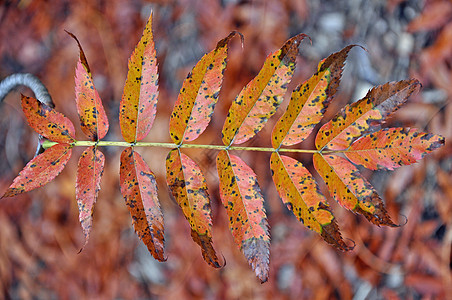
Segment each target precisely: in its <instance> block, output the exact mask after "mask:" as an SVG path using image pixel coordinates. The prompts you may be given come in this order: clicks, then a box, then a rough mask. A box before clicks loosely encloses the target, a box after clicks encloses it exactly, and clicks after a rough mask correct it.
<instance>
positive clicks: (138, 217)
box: [119, 147, 166, 261]
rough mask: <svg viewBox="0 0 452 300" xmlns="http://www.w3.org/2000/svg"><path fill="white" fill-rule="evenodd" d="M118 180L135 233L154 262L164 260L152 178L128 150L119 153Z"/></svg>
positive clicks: (151, 174) (159, 217) (141, 161)
mask: <svg viewBox="0 0 452 300" xmlns="http://www.w3.org/2000/svg"><path fill="white" fill-rule="evenodd" d="M119 181H120V186H121V194H122V196H123V197H124V199H125V201H126V205H127V208H128V209H129V212H130V215H131V216H132V223H133V227H134V228H135V232H136V233H137V235H138V237H139V238H140V239H141V240H142V241H143V243H144V244H145V245H146V247H147V248H148V250H149V252H150V253H151V254H152V255H153V256H154V258H155V259H157V260H159V261H165V260H166V258H165V254H164V235H163V215H162V211H161V210H160V204H159V201H158V195H157V183H156V181H155V176H154V174H153V173H152V171H151V170H150V168H149V166H148V165H147V164H146V162H145V161H144V160H143V158H142V157H141V155H140V154H138V153H137V152H136V151H135V150H134V149H133V148H132V147H128V148H126V149H125V150H124V151H123V152H122V153H121V166H120V170H119Z"/></svg>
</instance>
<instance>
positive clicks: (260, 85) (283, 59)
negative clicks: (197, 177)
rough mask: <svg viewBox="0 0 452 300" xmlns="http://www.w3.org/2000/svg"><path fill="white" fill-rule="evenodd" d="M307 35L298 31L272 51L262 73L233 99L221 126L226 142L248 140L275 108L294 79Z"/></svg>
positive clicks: (230, 143) (224, 141) (234, 142)
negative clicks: (297, 58)
mask: <svg viewBox="0 0 452 300" xmlns="http://www.w3.org/2000/svg"><path fill="white" fill-rule="evenodd" d="M305 37H306V35H305V34H299V35H296V36H295V37H293V38H291V39H289V40H288V41H286V42H285V43H284V45H283V46H282V47H281V49H279V50H277V51H275V52H274V53H272V54H270V55H269V56H268V57H267V59H266V60H265V62H264V65H263V66H262V69H261V71H260V72H259V74H257V76H256V77H255V78H254V79H253V80H251V81H250V82H249V83H248V84H247V85H246V86H245V87H244V88H243V89H242V91H241V92H240V94H239V95H238V96H237V98H235V100H234V102H232V105H231V107H230V109H229V112H228V115H227V117H226V121H225V122H224V125H223V130H222V139H223V143H224V144H225V145H226V146H228V145H232V144H241V143H244V142H246V141H248V140H249V139H250V138H252V137H253V136H254V135H256V133H258V132H259V131H260V130H261V129H262V128H263V127H264V125H265V123H266V122H267V120H268V119H269V118H270V117H271V116H272V115H273V114H274V113H275V112H276V109H277V108H278V107H279V105H280V104H281V102H282V100H283V96H284V94H285V93H286V90H287V85H288V83H289V82H290V80H291V79H292V75H293V72H294V70H295V62H296V57H297V54H298V48H299V46H300V43H301V41H302V40H303V39H304V38H305Z"/></svg>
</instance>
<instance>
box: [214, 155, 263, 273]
mask: <svg viewBox="0 0 452 300" xmlns="http://www.w3.org/2000/svg"><path fill="white" fill-rule="evenodd" d="M217 170H218V175H219V178H220V198H221V201H222V202H223V205H224V206H225V208H226V209H227V212H228V217H229V228H230V229H231V232H232V235H233V237H234V241H235V243H236V244H237V246H239V248H240V250H242V252H243V254H244V255H245V257H246V259H247V260H248V263H249V264H250V266H251V267H252V268H253V270H254V272H255V273H256V276H257V277H258V278H259V279H260V281H261V282H265V281H267V279H268V269H269V266H268V265H269V255H270V235H269V232H268V223H267V218H266V215H265V208H264V198H263V197H262V194H261V192H260V187H259V185H258V183H257V179H256V174H255V173H254V172H253V170H252V169H251V168H250V167H249V166H247V165H246V164H245V162H243V161H242V160H241V159H240V158H239V157H237V156H234V155H231V154H229V153H228V152H227V151H221V152H220V153H219V154H218V156H217Z"/></svg>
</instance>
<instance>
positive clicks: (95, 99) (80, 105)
mask: <svg viewBox="0 0 452 300" xmlns="http://www.w3.org/2000/svg"><path fill="white" fill-rule="evenodd" d="M66 32H67V33H68V34H69V35H70V36H71V37H72V38H73V39H75V41H76V42H77V45H78V47H79V49H80V58H79V60H78V62H77V67H76V69H75V102H76V104H77V112H78V115H79V118H80V126H81V127H82V131H83V133H84V134H85V135H86V136H87V137H88V138H89V139H91V140H92V141H97V140H100V139H103V138H104V137H105V135H106V134H107V132H108V126H109V124H108V119H107V114H106V113H105V110H104V107H103V105H102V101H101V99H100V97H99V94H98V93H97V90H96V88H95V87H94V82H93V77H92V75H91V71H90V68H89V65H88V60H87V59H86V56H85V53H84V52H83V49H82V45H80V42H79V41H78V39H77V38H76V37H75V35H73V34H72V33H70V32H68V31H66Z"/></svg>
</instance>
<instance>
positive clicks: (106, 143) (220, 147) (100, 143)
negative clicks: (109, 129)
mask: <svg viewBox="0 0 452 300" xmlns="http://www.w3.org/2000/svg"><path fill="white" fill-rule="evenodd" d="M56 144H58V143H56V142H52V141H49V140H46V141H44V142H43V143H42V146H43V148H44V149H47V148H50V147H52V146H54V145H56ZM72 145H73V146H85V147H89V146H94V145H97V146H99V147H102V146H116V147H130V146H132V143H128V142H117V141H75V142H74V143H72ZM133 146H134V147H160V148H177V147H180V148H197V149H212V150H219V151H221V150H236V151H261V152H295V153H318V152H319V151H318V150H305V149H284V148H280V149H279V150H278V149H275V148H266V147H241V146H229V147H228V146H224V145H198V144H182V145H176V144H174V143H155V142H150V143H146V142H136V143H134V144H133Z"/></svg>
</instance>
